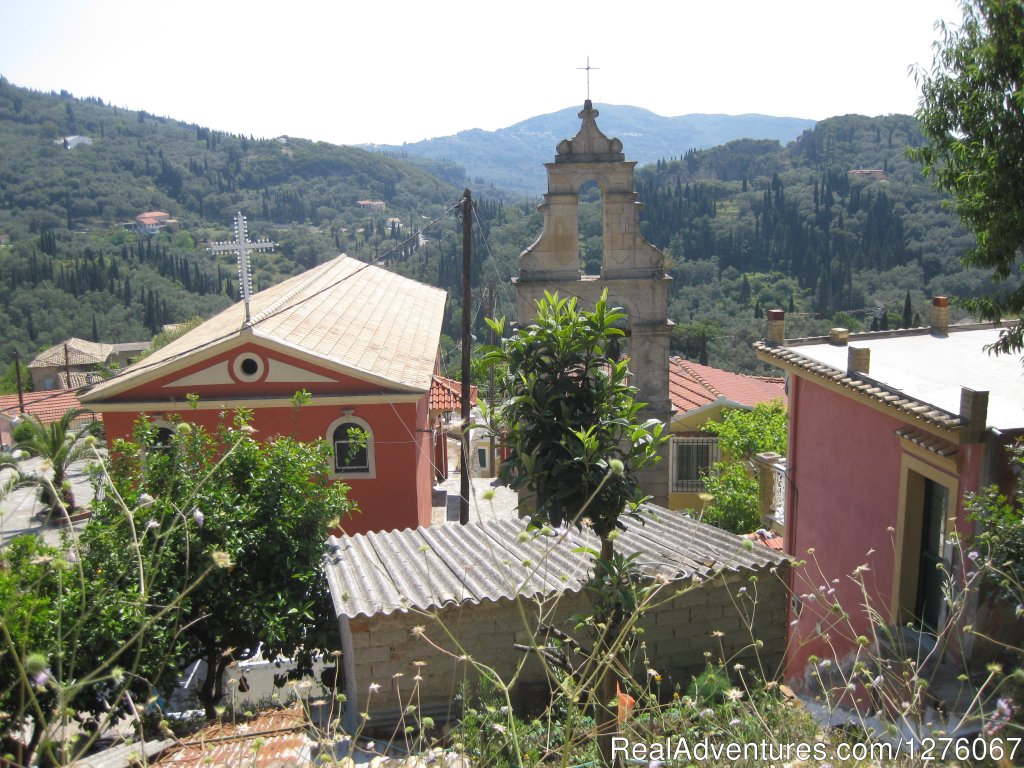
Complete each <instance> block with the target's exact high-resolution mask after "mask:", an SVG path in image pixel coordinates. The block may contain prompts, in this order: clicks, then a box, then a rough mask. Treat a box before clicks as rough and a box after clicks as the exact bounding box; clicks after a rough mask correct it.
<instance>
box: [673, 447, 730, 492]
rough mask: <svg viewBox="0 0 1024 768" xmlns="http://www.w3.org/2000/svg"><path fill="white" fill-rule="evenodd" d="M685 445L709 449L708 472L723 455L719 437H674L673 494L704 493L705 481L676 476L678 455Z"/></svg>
mask: <svg viewBox="0 0 1024 768" xmlns="http://www.w3.org/2000/svg"><path fill="white" fill-rule="evenodd" d="M684 445H690V446H697V445H706V446H707V447H708V466H707V468H708V471H710V470H711V467H712V465H714V463H715V462H716V461H721V453H720V452H719V447H718V436H717V435H704V436H700V437H698V436H682V437H676V436H674V435H673V436H672V451H671V456H670V460H669V488H670V490H671V492H672V493H703V492H704V481H703V479H698V478H687V479H685V480H681V479H679V478H678V477H677V476H676V462H677V461H678V459H677V458H676V457H677V454H678V452H679V451H681V450H682V449H683V446H684Z"/></svg>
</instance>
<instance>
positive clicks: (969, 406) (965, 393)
mask: <svg viewBox="0 0 1024 768" xmlns="http://www.w3.org/2000/svg"><path fill="white" fill-rule="evenodd" d="M960 418H962V419H966V420H967V425H966V426H965V427H964V428H963V431H962V433H961V434H962V435H963V438H962V440H963V442H965V443H977V442H980V441H981V436H982V435H983V434H985V423H986V422H987V421H988V392H976V391H975V390H973V389H968V388H967V387H960Z"/></svg>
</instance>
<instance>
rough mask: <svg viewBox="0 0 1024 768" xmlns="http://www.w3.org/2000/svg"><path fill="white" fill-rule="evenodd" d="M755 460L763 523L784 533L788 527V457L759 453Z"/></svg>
mask: <svg viewBox="0 0 1024 768" xmlns="http://www.w3.org/2000/svg"><path fill="white" fill-rule="evenodd" d="M755 461H756V463H757V480H758V488H759V496H760V511H761V523H762V525H764V527H765V528H768V529H769V530H773V531H775V532H776V533H778V534H779V535H783V533H784V531H785V528H786V457H785V456H780V455H779V454H777V453H759V454H757V456H756V457H755Z"/></svg>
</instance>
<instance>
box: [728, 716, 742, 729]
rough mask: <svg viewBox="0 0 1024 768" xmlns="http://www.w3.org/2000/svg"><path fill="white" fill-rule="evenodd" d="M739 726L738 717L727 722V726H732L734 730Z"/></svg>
mask: <svg viewBox="0 0 1024 768" xmlns="http://www.w3.org/2000/svg"><path fill="white" fill-rule="evenodd" d="M739 724H740V719H739V718H738V717H734V718H733V719H732V720H730V721H729V725H731V726H733V727H734V728H735V727H736V726H737V725H739Z"/></svg>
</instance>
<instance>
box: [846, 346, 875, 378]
mask: <svg viewBox="0 0 1024 768" xmlns="http://www.w3.org/2000/svg"><path fill="white" fill-rule="evenodd" d="M870 368H871V349H870V348H869V347H848V348H847V350H846V375H847V376H853V375H854V374H855V373H864V374H866V373H867V372H868V371H869V370H870Z"/></svg>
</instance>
